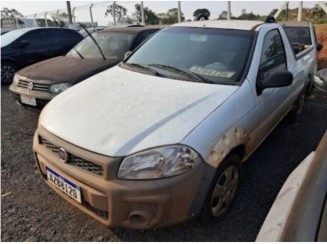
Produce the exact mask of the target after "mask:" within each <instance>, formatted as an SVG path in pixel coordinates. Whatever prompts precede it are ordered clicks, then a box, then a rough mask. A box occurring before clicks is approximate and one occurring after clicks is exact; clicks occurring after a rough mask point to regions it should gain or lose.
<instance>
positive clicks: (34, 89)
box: [9, 27, 160, 109]
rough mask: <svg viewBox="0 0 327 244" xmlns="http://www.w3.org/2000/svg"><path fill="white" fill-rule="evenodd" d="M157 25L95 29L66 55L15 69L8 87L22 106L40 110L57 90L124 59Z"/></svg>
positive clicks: (64, 88) (154, 30)
mask: <svg viewBox="0 0 327 244" xmlns="http://www.w3.org/2000/svg"><path fill="white" fill-rule="evenodd" d="M159 29H160V28H159V27H112V28H107V29H104V30H102V31H97V32H94V33H93V34H92V36H89V37H86V38H85V39H84V40H83V41H81V42H80V43H78V44H77V45H76V46H75V47H74V48H72V49H71V50H70V51H69V52H68V53H67V54H66V55H65V56H60V57H55V58H52V59H48V60H45V61H42V62H39V63H36V64H34V65H31V66H29V67H26V68H24V69H22V70H20V71H18V72H17V73H16V75H15V77H14V81H13V83H12V85H11V86H10V88H9V89H10V91H11V92H12V93H13V95H14V97H15V99H16V100H17V102H18V103H19V104H21V105H23V106H24V107H25V108H33V109H42V108H43V107H44V105H45V104H46V103H47V102H48V101H49V100H51V99H52V98H53V97H54V96H56V95H57V94H59V93H60V92H62V91H64V90H66V89H67V88H69V87H70V86H72V85H74V84H76V83H78V82H81V81H83V80H85V79H86V78H88V77H90V76H92V75H95V74H97V73H99V72H101V71H103V70H106V69H108V68H110V67H112V66H114V65H116V64H118V63H119V62H120V61H122V60H123V59H124V56H125V53H126V52H128V51H132V50H134V49H135V48H136V47H137V46H139V45H140V44H141V43H142V42H143V41H144V40H146V39H147V38H148V37H150V36H151V35H152V34H153V33H155V32H156V31H158V30H159Z"/></svg>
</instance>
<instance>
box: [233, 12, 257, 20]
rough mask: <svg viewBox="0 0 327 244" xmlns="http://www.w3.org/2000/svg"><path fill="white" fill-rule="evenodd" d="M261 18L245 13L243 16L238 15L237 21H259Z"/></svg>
mask: <svg viewBox="0 0 327 244" xmlns="http://www.w3.org/2000/svg"><path fill="white" fill-rule="evenodd" d="M260 18H261V16H260V15H258V14H257V15H255V14H254V13H252V12H251V13H248V14H247V13H245V14H242V15H240V16H239V17H238V18H237V19H240V20H260Z"/></svg>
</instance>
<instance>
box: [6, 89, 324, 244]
mask: <svg viewBox="0 0 327 244" xmlns="http://www.w3.org/2000/svg"><path fill="white" fill-rule="evenodd" d="M1 103H2V105H1V108H2V112H1V120H2V121H1V122H2V126H1V129H2V131H1V132H2V133H1V150H2V154H1V201H2V204H1V222H2V223H1V227H2V228H1V239H2V241H254V240H255V238H256V235H257V233H258V231H259V229H260V227H261V225H262V223H263V221H264V219H265V216H266V215H267V213H268V211H269V209H270V207H271V205H272V203H273V201H274V198H275V197H276V196H277V194H278V192H279V190H280V188H281V186H282V184H283V183H284V181H285V179H286V178H287V176H288V175H289V174H290V172H291V171H292V170H293V169H294V168H295V167H296V166H297V165H298V164H299V163H300V162H301V161H302V160H303V159H304V158H305V157H306V156H307V154H309V153H310V152H311V151H313V150H315V148H316V147H317V145H318V143H319V141H320V139H321V138H322V136H323V133H324V132H325V130H326V128H327V94H326V93H321V92H318V91H314V93H313V95H311V97H309V98H308V99H307V102H306V105H305V108H304V111H303V114H302V116H301V117H300V119H299V120H298V122H297V123H295V124H292V125H290V124H288V123H287V122H284V121H282V122H281V123H280V124H279V125H278V126H277V127H276V129H275V130H274V131H273V132H272V133H271V134H270V136H269V137H268V138H267V139H266V140H265V142H264V143H263V144H262V145H261V146H260V147H259V148H258V149H257V151H256V152H255V153H254V154H253V155H252V156H251V158H249V160H248V161H247V163H246V164H245V165H244V173H245V177H244V180H243V182H242V184H241V186H240V188H239V191H238V193H237V195H236V199H235V202H234V205H233V208H232V211H231V212H230V213H229V214H228V215H227V216H226V218H225V219H223V220H221V221H219V222H214V223H212V224H211V225H210V226H201V225H200V224H199V223H198V222H197V221H196V220H194V221H192V222H188V223H185V224H180V225H177V226H173V227H167V228H164V229H159V230H151V231H135V230H128V229H122V228H119V229H109V228H107V227H105V226H103V225H102V224H100V223H99V222H97V221H96V220H94V219H92V218H91V217H88V216H87V215H86V214H84V213H82V212H81V211H79V210H78V209H76V208H75V207H73V206H71V205H70V204H68V203H67V202H66V201H64V200H63V199H62V198H61V197H60V196H58V195H57V194H56V193H54V192H53V191H52V190H51V189H50V188H49V187H48V186H47V185H46V184H45V183H44V182H43V180H42V178H41V176H40V174H39V173H38V171H37V168H36V165H35V163H34V159H33V153H32V138H33V134H34V131H35V129H36V124H37V119H38V113H35V112H32V111H28V110H25V109H23V108H21V107H20V106H18V105H17V104H16V103H15V102H14V100H13V99H12V97H11V95H10V92H9V91H8V87H6V86H3V87H2V89H1Z"/></svg>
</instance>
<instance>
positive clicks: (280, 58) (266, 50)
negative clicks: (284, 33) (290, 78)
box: [258, 29, 287, 79]
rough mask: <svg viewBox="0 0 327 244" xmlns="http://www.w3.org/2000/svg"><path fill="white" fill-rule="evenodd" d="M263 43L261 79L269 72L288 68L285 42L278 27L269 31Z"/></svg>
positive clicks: (260, 67)
mask: <svg viewBox="0 0 327 244" xmlns="http://www.w3.org/2000/svg"><path fill="white" fill-rule="evenodd" d="M263 43H264V44H263V48H262V53H261V58H260V66H259V73H258V78H259V79H263V78H264V77H265V75H266V74H267V73H268V72H272V71H276V70H286V69H287V65H286V55H285V49H284V44H283V41H282V38H281V36H280V34H279V31H278V30H277V29H275V30H271V31H269V32H268V33H267V34H266V36H265V38H264V41H263Z"/></svg>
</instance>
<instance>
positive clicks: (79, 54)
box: [73, 47, 84, 59]
mask: <svg viewBox="0 0 327 244" xmlns="http://www.w3.org/2000/svg"><path fill="white" fill-rule="evenodd" d="M73 49H74V51H75V52H76V53H77V54H78V56H80V57H81V59H84V57H83V56H82V54H81V53H80V52H79V51H77V49H76V48H75V47H73Z"/></svg>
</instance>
